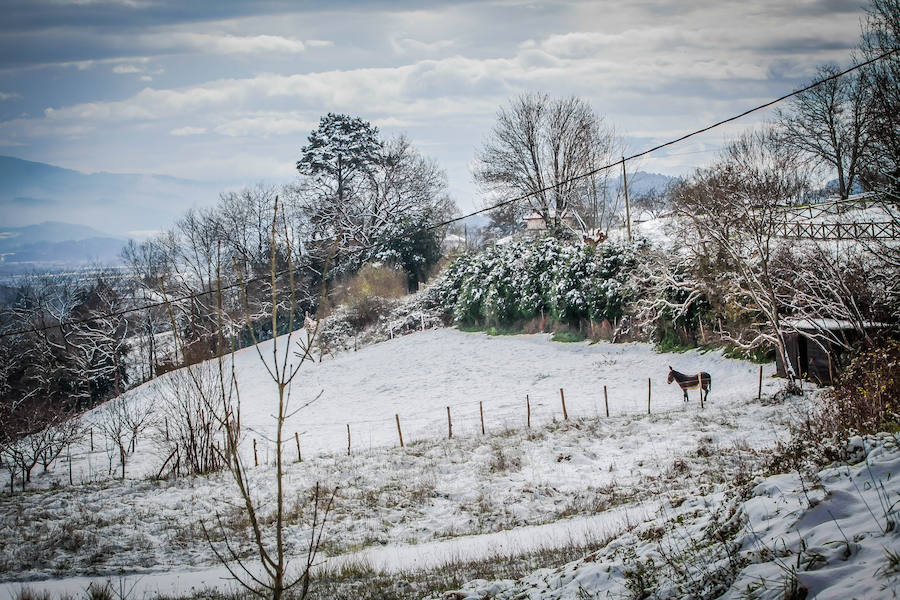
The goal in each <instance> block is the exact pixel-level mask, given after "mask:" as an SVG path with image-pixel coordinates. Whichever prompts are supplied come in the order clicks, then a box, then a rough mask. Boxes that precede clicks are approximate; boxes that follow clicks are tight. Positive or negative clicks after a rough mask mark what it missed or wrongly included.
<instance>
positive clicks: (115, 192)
mask: <svg viewBox="0 0 900 600" xmlns="http://www.w3.org/2000/svg"><path fill="white" fill-rule="evenodd" d="M226 188H227V183H211V182H203V181H194V180H189V179H179V178H175V177H169V176H166V175H140V174H130V173H106V172H100V173H91V174H87V173H81V172H79V171H74V170H72V169H64V168H60V167H56V166H53V165H48V164H45V163H39V162H32V161H28V160H22V159H19V158H14V157H11V156H0V213H2V214H3V216H4V218H3V221H4V225H6V226H14V227H21V226H25V225H31V224H33V223H41V222H44V221H47V220H48V217H52V218H53V219H56V220H60V221H67V222H70V223H78V224H82V225H91V226H92V225H97V226H99V227H102V229H104V230H105V231H106V232H107V233H109V234H112V235H113V236H122V237H125V236H126V235H127V232H129V231H134V230H140V231H144V230H153V229H161V228H164V227H168V226H169V225H170V224H171V223H172V221H174V220H175V219H176V218H178V217H179V216H180V215H181V214H182V213H183V212H184V211H185V210H186V209H188V208H190V207H192V206H203V205H206V204H210V203H212V202H214V201H215V200H216V198H217V197H218V195H219V193H220V192H221V191H223V190H224V189H226ZM124 206H127V207H128V210H127V211H126V210H120V209H121V207H124ZM70 239H72V238H70ZM82 239H83V238H82ZM55 241H66V240H55Z"/></svg>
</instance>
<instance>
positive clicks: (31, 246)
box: [0, 221, 125, 275]
mask: <svg viewBox="0 0 900 600" xmlns="http://www.w3.org/2000/svg"><path fill="white" fill-rule="evenodd" d="M124 245H125V239H124V238H119V237H113V236H109V235H106V234H104V233H102V232H100V231H97V230H96V229H94V228H93V227H88V226H86V225H73V224H72V223H61V222H59V221H46V222H44V223H40V224H38V225H27V226H25V227H3V226H2V225H0V275H15V274H20V273H27V272H30V271H54V270H58V269H60V268H71V267H78V266H83V265H89V264H93V263H99V264H104V265H109V264H115V263H117V262H119V254H120V253H121V251H122V247H123V246H124Z"/></svg>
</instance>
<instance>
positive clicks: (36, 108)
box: [0, 0, 865, 209]
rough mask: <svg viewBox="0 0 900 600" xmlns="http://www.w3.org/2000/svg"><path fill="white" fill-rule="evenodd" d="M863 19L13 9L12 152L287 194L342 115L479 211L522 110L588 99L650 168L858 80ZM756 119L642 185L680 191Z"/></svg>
mask: <svg viewBox="0 0 900 600" xmlns="http://www.w3.org/2000/svg"><path fill="white" fill-rule="evenodd" d="M864 5H865V4H864V3H862V2H856V1H854V0H797V1H792V0H750V1H748V0H740V1H730V0H692V1H675V0H668V1H666V0H635V1H625V0H618V1H616V2H605V1H594V2H590V1H588V2H578V1H571V2H528V1H518V0H508V1H494V2H428V1H427V0H416V1H414V2H413V1H395V2H351V1H345V0H329V1H327V2H324V1H323V2H316V1H308V2H302V3H301V2H280V1H277V0H268V1H262V2H253V3H249V2H248V3H238V2H225V1H222V0H192V1H190V2H185V1H183V0H171V1H153V0H121V1H115V0H109V1H103V0H96V1H92V0H74V1H71V2H69V1H66V0H42V1H41V0H21V1H18V0H12V1H9V0H4V2H3V3H2V15H3V17H2V19H0V154H6V155H11V156H16V157H20V158H25V159H29V160H36V161H40V162H47V163H52V164H56V165H60V166H64V167H69V168H74V169H78V170H81V171H86V172H93V171H112V172H131V173H161V174H168V175H174V176H179V177H186V178H191V179H203V180H211V181H216V182H220V181H221V182H222V183H223V186H224V185H226V184H227V185H233V184H234V183H235V182H240V181H246V182H247V183H254V182H258V181H271V182H281V181H287V180H290V179H291V177H292V176H293V174H294V164H295V162H296V160H297V158H298V154H299V149H300V147H301V146H302V145H303V144H304V143H305V141H306V136H307V135H308V134H309V131H310V130H311V129H312V128H314V127H315V126H316V124H317V122H318V119H319V117H320V116H322V115H323V114H325V113H327V112H329V111H331V112H342V113H348V114H351V115H358V116H361V117H362V118H364V119H367V120H370V121H372V122H373V123H374V124H376V125H377V126H379V127H380V128H381V130H382V131H383V132H385V133H386V134H388V135H391V134H394V133H399V132H406V133H407V134H408V135H409V137H410V138H411V139H412V140H413V142H414V143H415V144H416V145H417V146H418V147H419V148H420V149H421V150H422V151H423V152H424V153H426V154H428V155H430V156H432V157H434V158H435V159H437V160H438V161H439V162H440V163H441V164H442V165H443V166H444V168H445V169H446V170H447V173H448V177H449V181H450V186H451V192H452V194H453V196H454V197H455V199H456V200H457V203H458V204H459V205H460V207H461V208H463V209H468V208H471V207H472V206H473V205H474V200H473V196H474V195H475V193H476V190H475V188H474V186H473V184H472V181H471V175H470V171H469V164H470V162H471V160H472V157H473V155H474V153H475V151H476V149H477V147H478V146H479V145H480V144H481V142H482V140H483V138H484V136H485V134H486V133H487V132H488V130H489V129H490V127H491V125H492V123H493V121H494V118H495V114H496V111H497V108H498V107H499V106H501V105H502V104H505V103H506V102H507V101H508V99H509V98H510V97H512V96H514V95H516V94H518V93H520V92H523V91H541V92H547V93H549V94H551V95H559V96H564V95H570V94H575V95H578V96H581V97H582V98H585V99H586V100H588V101H589V102H590V103H591V104H592V105H593V106H594V108H595V110H596V111H597V112H599V113H601V114H603V115H604V116H605V118H606V119H607V121H608V122H609V123H610V124H612V125H613V126H615V128H616V129H617V130H618V131H619V132H620V133H622V134H623V135H624V136H625V138H626V140H627V143H628V146H629V149H630V150H632V151H638V150H641V149H644V148H646V147H649V146H651V145H653V144H654V143H658V142H660V141H664V140H666V139H669V138H671V137H675V136H678V135H680V134H682V133H683V132H686V131H688V130H691V129H693V128H696V127H700V126H703V125H706V124H708V123H710V122H712V121H715V120H718V119H720V118H723V117H727V116H730V115H731V114H733V113H736V112H740V111H742V110H744V109H746V108H748V107H750V106H753V105H755V104H759V103H761V102H764V101H766V100H769V99H771V98H773V97H776V96H779V95H781V94H783V93H784V92H786V91H789V90H791V89H794V88H796V87H798V86H799V85H800V84H801V83H804V82H805V81H806V80H808V79H809V78H811V77H812V75H813V73H814V69H815V67H816V65H819V64H822V63H824V62H828V61H834V62H837V63H839V64H841V65H846V64H848V63H849V59H850V56H849V51H850V49H851V48H852V47H853V46H854V45H855V44H856V41H857V39H858V37H859V30H860V25H859V24H860V19H861V18H862V17H863V14H864ZM299 6H302V8H298V7H299ZM758 120H759V119H758V118H754V119H749V120H747V121H743V122H740V123H738V124H736V125H731V126H729V127H728V128H722V130H720V131H718V132H717V133H715V134H711V135H707V136H705V137H703V138H700V139H697V140H694V141H690V142H689V143H685V144H682V145H679V146H676V147H674V148H672V149H671V150H670V151H669V152H668V153H662V154H659V155H658V156H654V157H653V158H648V159H644V160H643V162H642V164H641V168H642V169H644V170H649V171H656V172H661V173H666V174H682V173H684V172H686V171H687V170H688V169H689V168H690V167H692V166H694V165H698V164H702V163H704V162H706V161H708V160H709V159H710V158H711V157H712V156H713V151H714V150H715V149H716V148H718V147H719V146H720V144H721V140H722V135H726V134H732V135H733V134H734V133H735V132H737V131H740V130H742V129H743V128H744V127H746V126H749V125H751V124H753V123H754V122H758ZM210 200H213V199H210Z"/></svg>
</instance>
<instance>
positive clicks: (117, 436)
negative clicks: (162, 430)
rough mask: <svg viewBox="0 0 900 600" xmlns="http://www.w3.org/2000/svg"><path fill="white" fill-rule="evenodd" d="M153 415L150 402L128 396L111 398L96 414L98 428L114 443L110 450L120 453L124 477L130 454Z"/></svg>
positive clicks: (123, 476)
mask: <svg viewBox="0 0 900 600" xmlns="http://www.w3.org/2000/svg"><path fill="white" fill-rule="evenodd" d="M153 416H154V409H153V405H152V404H151V403H150V402H146V401H142V400H141V399H133V398H129V397H127V396H119V397H118V398H114V399H112V400H110V401H109V402H107V403H106V405H105V406H103V407H102V408H101V409H99V411H98V413H97V415H96V420H95V423H96V427H97V429H99V430H100V431H101V432H102V433H103V435H104V436H106V438H107V439H108V440H109V442H110V443H111V444H112V447H111V448H110V451H111V452H117V453H118V458H119V467H120V469H121V475H122V479H125V465H126V463H127V461H128V455H129V454H131V453H132V452H134V450H135V448H136V445H137V438H138V436H139V435H140V434H141V433H142V432H143V431H144V430H145V429H147V427H149V426H150V424H151V422H152V419H153ZM110 465H112V456H110Z"/></svg>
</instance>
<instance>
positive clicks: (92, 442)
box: [91, 427, 94, 452]
mask: <svg viewBox="0 0 900 600" xmlns="http://www.w3.org/2000/svg"><path fill="white" fill-rule="evenodd" d="M93 451H94V428H93V427H91V452H93Z"/></svg>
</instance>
